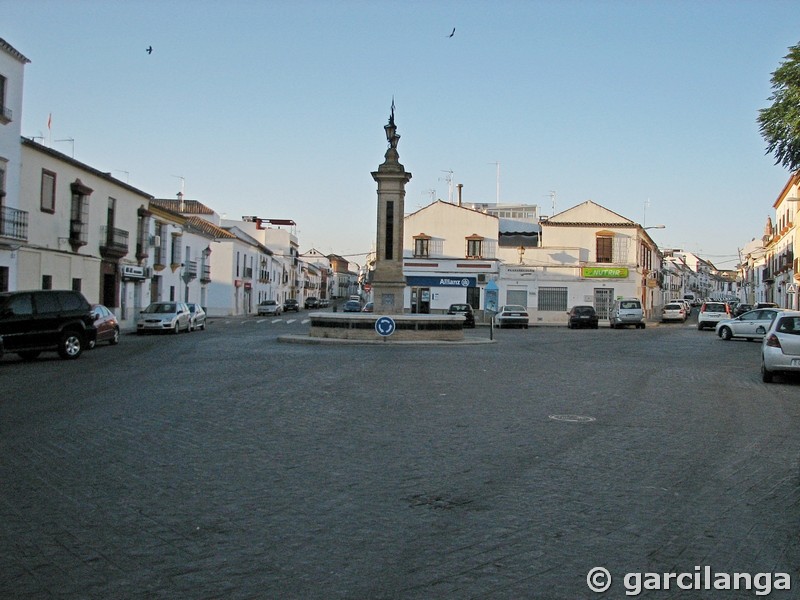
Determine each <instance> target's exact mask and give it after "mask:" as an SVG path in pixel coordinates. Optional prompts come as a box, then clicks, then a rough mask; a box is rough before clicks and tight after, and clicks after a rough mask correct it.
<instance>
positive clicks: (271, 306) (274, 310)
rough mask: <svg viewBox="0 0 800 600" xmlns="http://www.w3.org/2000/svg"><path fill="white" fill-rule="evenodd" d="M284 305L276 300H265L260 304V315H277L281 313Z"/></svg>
mask: <svg viewBox="0 0 800 600" xmlns="http://www.w3.org/2000/svg"><path fill="white" fill-rule="evenodd" d="M282 310H283V306H281V305H280V304H278V303H277V302H276V301H275V300H264V301H263V302H259V304H258V316H264V315H267V316H269V315H272V316H273V317H277V316H278V315H280V314H281V311H282Z"/></svg>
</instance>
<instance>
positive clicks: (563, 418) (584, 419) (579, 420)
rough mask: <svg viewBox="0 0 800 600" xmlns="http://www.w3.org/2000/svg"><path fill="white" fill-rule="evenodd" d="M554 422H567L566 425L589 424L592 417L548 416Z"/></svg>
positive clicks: (593, 419)
mask: <svg viewBox="0 0 800 600" xmlns="http://www.w3.org/2000/svg"><path fill="white" fill-rule="evenodd" d="M550 418H551V419H553V420H554V421H567V422H568V423H591V422H592V421H595V420H596V419H595V418H594V417H583V416H581V415H550Z"/></svg>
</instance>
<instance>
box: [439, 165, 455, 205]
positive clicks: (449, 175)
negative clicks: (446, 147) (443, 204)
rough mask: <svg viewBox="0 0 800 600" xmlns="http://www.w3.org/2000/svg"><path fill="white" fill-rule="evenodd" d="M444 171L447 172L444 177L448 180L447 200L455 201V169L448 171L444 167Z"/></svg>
mask: <svg viewBox="0 0 800 600" xmlns="http://www.w3.org/2000/svg"><path fill="white" fill-rule="evenodd" d="M442 173H447V175H445V176H444V177H443V178H441V179H444V180H445V181H446V182H447V201H448V202H449V203H450V204H452V203H453V170H452V169H451V170H449V171H446V170H444V169H442Z"/></svg>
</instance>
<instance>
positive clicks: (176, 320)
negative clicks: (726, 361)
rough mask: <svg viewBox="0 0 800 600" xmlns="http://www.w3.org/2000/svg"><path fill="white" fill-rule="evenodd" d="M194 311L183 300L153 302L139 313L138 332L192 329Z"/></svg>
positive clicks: (172, 331)
mask: <svg viewBox="0 0 800 600" xmlns="http://www.w3.org/2000/svg"><path fill="white" fill-rule="evenodd" d="M191 326H192V313H191V311H190V310H189V307H188V306H186V304H184V303H183V302H153V303H151V304H150V306H148V307H147V308H145V309H144V310H143V311H142V312H140V313H139V320H138V321H137V322H136V333H138V334H142V333H147V332H148V331H168V332H170V333H180V332H181V331H190V330H191Z"/></svg>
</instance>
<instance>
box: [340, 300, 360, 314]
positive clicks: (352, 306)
mask: <svg viewBox="0 0 800 600" xmlns="http://www.w3.org/2000/svg"><path fill="white" fill-rule="evenodd" d="M342 311H343V312H361V302H359V301H358V300H348V301H347V302H345V303H344V308H342Z"/></svg>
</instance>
